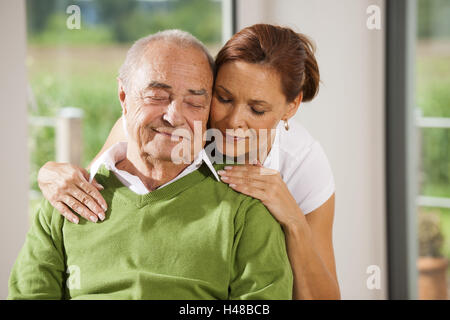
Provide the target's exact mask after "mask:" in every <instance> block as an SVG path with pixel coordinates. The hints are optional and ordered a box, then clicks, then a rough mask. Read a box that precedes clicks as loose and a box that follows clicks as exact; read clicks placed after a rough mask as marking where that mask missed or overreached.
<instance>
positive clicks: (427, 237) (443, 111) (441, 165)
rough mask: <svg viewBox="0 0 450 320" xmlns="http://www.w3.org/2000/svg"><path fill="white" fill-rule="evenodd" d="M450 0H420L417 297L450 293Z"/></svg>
mask: <svg viewBox="0 0 450 320" xmlns="http://www.w3.org/2000/svg"><path fill="white" fill-rule="evenodd" d="M449 17H450V1H449V0H436V1H427V0H419V1H418V2H417V42H416V59H415V63H416V68H415V69H416V96H415V98H416V105H417V109H416V114H417V121H416V125H417V128H418V138H419V139H418V141H417V143H418V150H419V161H418V163H419V174H418V179H419V190H418V191H419V196H418V201H417V204H418V210H417V212H418V219H417V221H418V242H419V253H418V256H419V257H418V264H417V266H418V298H419V299H448V298H450V294H449V293H450V282H449V281H450V268H449V266H448V263H447V261H448V259H450V89H449V88H450V19H449Z"/></svg>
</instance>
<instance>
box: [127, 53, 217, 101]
mask: <svg viewBox="0 0 450 320" xmlns="http://www.w3.org/2000/svg"><path fill="white" fill-rule="evenodd" d="M136 76H137V79H139V82H140V83H141V84H142V85H145V84H146V83H149V82H153V81H158V82H164V83H171V85H172V86H177V85H178V86H187V87H190V88H191V89H192V88H194V87H198V89H206V90H207V91H208V93H210V92H211V90H212V82H213V81H212V80H213V75H212V72H211V68H210V66H209V64H208V60H207V58H206V56H205V54H204V53H203V52H201V51H200V50H198V49H195V48H182V47H179V46H172V47H168V46H162V47H158V46H151V47H149V48H148V49H147V50H146V52H145V53H144V55H143V56H142V59H141V61H140V63H139V65H138V68H137V70H136Z"/></svg>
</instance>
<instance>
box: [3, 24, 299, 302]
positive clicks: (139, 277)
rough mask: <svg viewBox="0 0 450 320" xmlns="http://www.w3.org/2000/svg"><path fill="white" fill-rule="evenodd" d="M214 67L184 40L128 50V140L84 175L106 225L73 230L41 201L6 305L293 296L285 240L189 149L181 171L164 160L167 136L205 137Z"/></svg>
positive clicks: (170, 35)
mask: <svg viewBox="0 0 450 320" xmlns="http://www.w3.org/2000/svg"><path fill="white" fill-rule="evenodd" d="M212 68H213V64H212V58H211V57H210V55H209V54H208V52H207V50H206V49H205V48H204V46H203V45H202V44H201V43H200V42H199V41H198V40H196V39H195V38H194V37H193V36H191V35H190V34H188V33H185V32H181V31H176V30H175V31H174V30H172V31H164V32H160V33H157V34H155V35H152V36H149V37H146V38H143V39H140V40H139V41H137V42H136V43H135V44H134V45H133V46H132V48H131V49H130V50H129V52H128V54H127V57H126V60H125V63H124V64H123V66H122V68H121V70H120V74H119V99H120V103H121V106H122V111H123V114H124V119H126V123H125V128H126V132H127V142H121V143H118V144H116V145H114V146H112V147H111V148H110V149H109V150H107V151H106V152H105V153H104V154H103V155H102V156H101V157H100V158H99V159H98V160H97V161H96V162H95V163H94V164H93V165H92V167H91V177H93V176H94V175H95V176H96V179H97V180H98V181H99V182H100V183H101V184H102V185H103V186H104V190H103V191H102V195H103V197H104V198H105V200H106V201H107V203H108V211H107V217H106V219H105V220H104V221H102V222H99V223H97V224H92V223H87V222H86V221H81V222H80V224H72V223H68V222H66V220H65V219H64V217H62V216H61V215H60V214H59V213H58V212H57V211H56V209H54V208H53V207H52V206H51V205H50V203H49V202H48V201H43V203H42V205H41V208H40V209H39V211H38V212H37V213H36V215H35V217H34V221H33V223H32V226H31V229H30V231H29V233H28V235H27V238H26V242H25V245H24V247H23V248H22V250H21V252H20V254H19V257H18V259H17V261H16V263H15V265H14V268H13V271H12V274H11V277H10V282H9V297H8V298H9V299H34V298H36V299H291V297H292V271H291V268H290V264H289V261H288V257H287V254H286V248H285V242H284V234H283V232H282V230H281V227H280V225H279V224H278V223H277V222H276V221H275V219H274V218H273V217H272V216H271V215H270V213H269V212H268V211H267V210H266V208H265V207H264V206H263V205H262V204H261V202H259V201H257V200H255V199H252V198H249V197H247V196H245V195H242V194H239V193H237V192H235V191H233V190H232V189H231V188H228V186H227V185H225V184H223V183H221V182H219V181H218V180H217V177H216V172H215V168H214V167H213V166H212V164H211V163H210V162H209V160H208V158H207V157H206V156H205V152H204V150H202V151H200V152H199V153H197V154H195V150H194V148H193V144H192V149H191V151H192V154H193V156H194V157H193V158H194V161H193V162H192V163H191V164H185V163H180V162H174V161H173V159H172V154H173V152H172V151H173V150H174V148H175V147H176V146H177V144H178V143H179V141H180V139H181V138H180V137H179V136H177V135H176V134H175V132H188V133H192V132H193V128H194V122H195V121H197V122H199V123H201V124H202V127H203V129H206V123H207V119H208V114H209V104H210V100H211V90H212V83H213V72H212ZM181 129H182V130H181ZM185 138H187V137H185ZM217 167H218V165H216V168H217Z"/></svg>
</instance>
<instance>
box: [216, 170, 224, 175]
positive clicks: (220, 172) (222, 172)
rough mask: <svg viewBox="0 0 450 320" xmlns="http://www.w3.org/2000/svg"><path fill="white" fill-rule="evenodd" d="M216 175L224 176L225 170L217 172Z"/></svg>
mask: <svg viewBox="0 0 450 320" xmlns="http://www.w3.org/2000/svg"><path fill="white" fill-rule="evenodd" d="M217 173H218V174H220V175H222V174H226V171H225V170H219V171H217Z"/></svg>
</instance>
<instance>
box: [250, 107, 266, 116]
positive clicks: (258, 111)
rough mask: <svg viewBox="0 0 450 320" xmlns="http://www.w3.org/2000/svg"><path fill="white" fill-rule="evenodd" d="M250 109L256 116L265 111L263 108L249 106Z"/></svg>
mask: <svg viewBox="0 0 450 320" xmlns="http://www.w3.org/2000/svg"><path fill="white" fill-rule="evenodd" d="M250 109H251V110H252V112H253V114H255V115H257V116H262V115H263V114H264V113H266V111H264V110H258V109H257V108H255V107H252V106H250Z"/></svg>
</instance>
